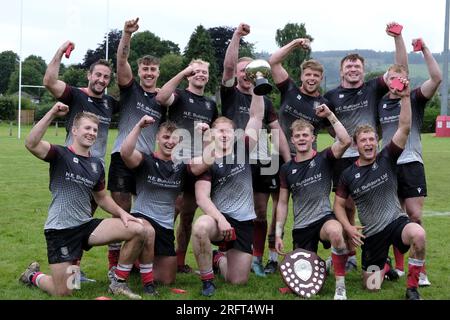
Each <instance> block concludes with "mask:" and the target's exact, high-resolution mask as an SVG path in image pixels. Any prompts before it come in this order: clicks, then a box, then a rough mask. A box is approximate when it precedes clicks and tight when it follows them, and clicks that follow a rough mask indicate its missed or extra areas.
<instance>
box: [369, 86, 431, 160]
mask: <svg viewBox="0 0 450 320" xmlns="http://www.w3.org/2000/svg"><path fill="white" fill-rule="evenodd" d="M410 97H411V112H412V119H411V130H410V132H409V136H408V140H407V142H406V146H405V150H404V151H403V153H402V155H401V156H400V158H399V159H398V161H397V164H404V163H409V162H414V161H419V162H421V163H423V159H422V141H421V140H422V139H421V137H420V130H421V129H422V125H423V117H424V113H425V105H426V104H427V102H428V99H427V98H425V97H424V96H423V94H422V92H421V91H420V88H416V89H415V90H413V91H412V92H411V96H410ZM400 108H401V107H400V99H399V98H398V99H389V97H387V96H385V97H384V98H383V99H382V100H381V102H380V103H379V104H378V117H379V121H380V124H381V129H382V133H383V134H382V135H383V147H385V146H386V145H387V144H388V143H389V142H390V141H391V140H392V137H393V136H394V134H395V132H396V131H397V128H398V119H399V116H400Z"/></svg>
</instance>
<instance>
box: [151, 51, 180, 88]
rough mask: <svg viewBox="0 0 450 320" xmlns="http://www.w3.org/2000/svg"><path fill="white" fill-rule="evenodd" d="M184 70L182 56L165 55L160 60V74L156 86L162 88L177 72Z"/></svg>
mask: <svg viewBox="0 0 450 320" xmlns="http://www.w3.org/2000/svg"><path fill="white" fill-rule="evenodd" d="M184 68H185V65H184V59H183V56H181V55H179V54H175V53H169V54H166V55H165V56H163V57H162V58H161V64H160V70H161V74H160V76H159V78H158V86H159V87H162V86H163V85H164V84H165V83H166V82H167V81H169V80H170V79H172V78H173V77H174V76H175V75H176V74H177V73H178V72H180V71H181V70H183V69H184Z"/></svg>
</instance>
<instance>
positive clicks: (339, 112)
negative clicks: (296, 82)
mask: <svg viewBox="0 0 450 320" xmlns="http://www.w3.org/2000/svg"><path fill="white" fill-rule="evenodd" d="M387 92H388V87H387V85H386V83H385V82H384V80H383V77H379V78H376V79H372V80H370V81H367V82H364V84H363V85H362V86H361V87H359V88H351V89H346V88H343V87H341V86H339V87H337V88H336V89H333V90H330V91H328V92H327V93H326V94H325V98H326V99H328V101H329V102H330V106H329V107H330V109H331V110H332V111H333V112H334V114H335V115H336V117H337V118H338V119H339V121H340V122H341V123H342V125H343V126H344V128H345V129H346V130H347V132H348V134H349V135H350V136H351V137H352V136H353V133H354V132H355V129H356V127H357V126H358V125H363V124H369V125H371V126H372V127H373V128H376V124H377V108H378V103H379V101H380V100H381V98H382V97H383V96H384V95H385V94H386V93H387ZM357 156H358V150H357V149H356V148H355V147H353V146H350V148H348V149H347V151H345V153H344V155H343V158H349V157H357Z"/></svg>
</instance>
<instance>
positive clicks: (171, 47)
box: [128, 31, 180, 74]
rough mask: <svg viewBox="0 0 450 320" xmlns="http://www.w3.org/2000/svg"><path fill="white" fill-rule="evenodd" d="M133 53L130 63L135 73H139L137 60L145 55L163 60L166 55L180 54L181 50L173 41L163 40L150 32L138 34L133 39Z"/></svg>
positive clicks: (129, 59) (131, 53)
mask: <svg viewBox="0 0 450 320" xmlns="http://www.w3.org/2000/svg"><path fill="white" fill-rule="evenodd" d="M130 47H131V51H130V56H129V58H128V61H129V62H130V65H131V68H132V69H133V73H134V74H136V73H137V60H138V59H139V58H141V57H143V56H145V55H152V56H154V57H157V58H162V57H163V56H165V55H166V54H180V48H179V47H178V45H177V44H176V43H174V42H172V41H168V40H161V38H160V37H158V36H156V35H155V34H154V33H152V32H150V31H143V32H138V33H136V34H135V35H134V36H133V38H131V43H130Z"/></svg>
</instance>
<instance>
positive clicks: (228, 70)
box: [222, 23, 250, 87]
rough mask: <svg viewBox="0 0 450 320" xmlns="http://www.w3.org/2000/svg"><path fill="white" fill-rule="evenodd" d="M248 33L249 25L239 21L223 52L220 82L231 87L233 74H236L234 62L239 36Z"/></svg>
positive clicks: (237, 53)
mask: <svg viewBox="0 0 450 320" xmlns="http://www.w3.org/2000/svg"><path fill="white" fill-rule="evenodd" d="M249 33H250V26H249V25H248V24H245V23H241V24H240V25H239V26H238V27H237V28H236V30H235V31H234V33H233V37H232V38H231V41H230V44H229V45H228V48H227V51H226V52H225V59H224V61H223V75H222V84H223V85H225V86H227V87H231V86H232V85H233V84H234V76H235V74H236V64H237V61H238V58H239V44H240V42H241V38H242V37H244V36H246V35H248V34H249Z"/></svg>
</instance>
